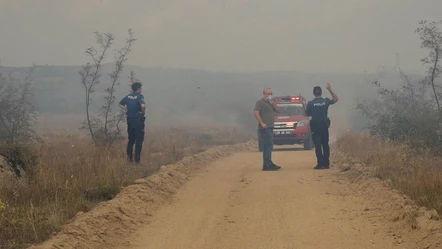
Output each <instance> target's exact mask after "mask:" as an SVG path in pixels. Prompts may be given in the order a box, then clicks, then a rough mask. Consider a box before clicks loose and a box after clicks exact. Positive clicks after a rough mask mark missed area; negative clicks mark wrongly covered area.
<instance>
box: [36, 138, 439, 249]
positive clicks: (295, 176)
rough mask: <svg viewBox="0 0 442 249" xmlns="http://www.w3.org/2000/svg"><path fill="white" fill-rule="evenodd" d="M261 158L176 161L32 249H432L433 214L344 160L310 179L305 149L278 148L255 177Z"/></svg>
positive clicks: (236, 155)
mask: <svg viewBox="0 0 442 249" xmlns="http://www.w3.org/2000/svg"><path fill="white" fill-rule="evenodd" d="M241 151H242V152H241ZM334 155H336V153H335V152H334ZM261 156H262V154H261V153H259V152H256V145H254V144H251V143H248V144H243V145H235V146H225V147H219V148H214V149H210V150H209V151H207V152H203V153H201V154H198V155H195V156H192V157H188V158H185V159H183V160H182V161H181V162H179V163H178V164H176V165H170V166H167V167H163V169H162V170H161V171H160V172H158V173H157V174H155V175H153V176H151V177H149V178H147V179H140V181H137V184H135V185H132V186H129V187H126V188H125V189H123V191H122V192H121V193H120V194H119V195H118V196H117V197H116V198H115V199H113V200H111V201H109V202H106V203H103V204H102V205H100V206H98V207H97V208H95V209H93V210H92V211H90V212H88V213H80V214H78V215H77V217H76V218H75V220H74V221H73V222H72V223H70V224H68V225H67V226H65V228H64V229H63V231H61V232H60V233H59V234H57V235H56V236H54V237H53V238H51V239H50V240H48V241H46V242H45V243H43V244H42V245H39V246H37V247H32V248H39V249H49V248H51V249H52V248H64V249H66V248H113V249H123V248H134V249H141V248H143V249H157V248H158V249H160V248H161V249H169V248H170V249H174V248H180V249H185V248H186V249H187V248H191V249H193V248H195V249H196V248H202V249H211V248H241V249H244V248H254V249H256V248H266V249H271V248H277V249H279V248H305V249H309V248H315V249H321V248H327V249H332V248H337V249H338V248H339V249H346V248H351V249H355V248H358V249H363V248H380V249H389V248H404V249H408V248H413V249H424V248H426V249H433V248H442V236H441V230H442V226H441V222H440V220H439V217H438V216H437V214H434V212H432V211H427V210H425V209H422V208H420V209H419V207H416V206H414V204H413V203H412V202H411V201H410V200H409V199H408V198H406V197H404V196H402V195H400V194H398V193H396V192H394V191H391V190H390V189H389V188H387V187H386V186H384V185H383V184H382V183H381V182H380V181H378V180H376V179H374V178H372V177H370V176H364V174H361V172H362V171H360V170H358V167H357V166H356V164H355V163H354V162H353V163H351V162H350V164H351V166H352V169H351V170H349V171H345V172H341V171H340V169H342V167H341V166H342V165H343V164H344V162H342V161H339V160H341V159H339V158H338V157H336V156H334V159H333V161H332V162H333V163H332V164H334V165H332V169H330V170H325V171H315V170H313V169H312V168H313V166H314V165H315V156H314V151H313V150H312V151H304V150H302V149H301V148H299V149H293V147H292V148H282V150H276V151H274V153H273V157H274V158H273V159H274V162H275V163H276V164H278V165H281V166H282V170H280V171H278V172H263V171H261V162H262V158H261ZM342 160H348V159H342ZM350 176H355V177H356V178H355V177H350Z"/></svg>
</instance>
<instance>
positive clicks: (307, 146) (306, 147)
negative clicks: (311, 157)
mask: <svg viewBox="0 0 442 249" xmlns="http://www.w3.org/2000/svg"><path fill="white" fill-rule="evenodd" d="M311 149H313V138H312V134H311V133H310V134H309V138H308V139H307V140H306V141H304V150H311Z"/></svg>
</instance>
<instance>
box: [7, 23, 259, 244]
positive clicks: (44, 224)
mask: <svg viewBox="0 0 442 249" xmlns="http://www.w3.org/2000/svg"><path fill="white" fill-rule="evenodd" d="M95 37H96V41H97V44H98V47H99V48H98V49H95V48H88V49H86V55H87V56H88V58H89V61H88V62H87V63H86V64H85V65H84V66H83V67H82V68H81V70H80V72H79V78H78V83H77V84H78V87H79V88H83V89H84V93H85V96H84V97H85V98H84V101H85V105H84V108H85V119H84V123H83V125H82V126H81V127H78V128H79V131H74V132H72V133H69V132H60V133H55V132H51V133H46V134H41V133H37V132H35V124H36V123H35V121H36V119H37V118H38V110H37V108H36V107H35V105H34V104H33V103H35V98H34V90H35V89H34V88H33V72H34V71H33V69H34V67H31V68H30V70H29V71H28V73H27V74H26V75H25V76H24V77H23V76H22V77H20V76H17V75H14V74H13V73H11V72H8V70H7V69H5V68H0V69H1V70H0V248H25V247H27V245H30V244H35V243H39V242H42V241H44V240H46V239H48V238H49V236H50V235H51V234H52V233H54V232H57V231H59V229H60V228H61V226H62V225H64V224H66V222H68V221H69V220H70V219H72V218H73V217H74V216H75V215H76V214H77V213H78V212H87V211H88V210H90V209H91V208H93V207H94V206H96V205H97V204H98V203H100V202H102V201H107V200H110V199H112V198H114V197H115V196H116V195H117V194H118V193H119V191H120V189H121V188H122V187H124V186H127V185H129V184H131V183H133V182H134V180H136V179H139V178H143V177H146V176H149V175H150V174H152V173H154V172H156V171H157V170H158V169H159V168H160V167H161V166H163V165H167V164H171V163H174V162H177V161H179V160H180V159H182V158H184V157H185V156H189V155H193V154H196V153H199V152H202V151H205V150H207V149H208V148H211V147H213V146H217V145H229V144H236V143H239V142H246V141H248V140H249V139H251V138H252V136H250V135H249V133H247V132H244V131H243V130H241V129H238V128H237V127H231V126H222V125H212V126H209V127H207V126H203V125H201V126H173V125H167V126H161V127H150V126H148V127H147V130H146V137H145V142H144V144H143V151H142V159H141V161H142V164H141V165H136V166H135V165H133V164H129V163H127V162H126V151H125V150H126V139H125V138H126V133H125V128H126V125H125V124H124V123H125V118H124V113H122V112H120V111H119V109H118V107H117V105H116V103H115V102H116V101H117V99H118V97H116V96H115V91H116V89H117V88H118V87H120V83H119V77H120V75H121V72H122V71H123V69H124V63H125V62H126V60H127V57H128V55H129V53H130V51H131V48H132V44H133V43H134V42H135V38H134V37H133V33H132V31H130V30H129V37H128V38H127V40H126V43H125V45H124V47H123V48H122V49H119V50H111V47H112V44H113V41H114V37H113V35H112V34H109V33H106V34H99V33H95ZM108 51H115V54H114V59H115V63H114V67H115V68H114V70H113V71H112V72H111V73H110V74H109V75H107V76H108V77H106V78H105V76H103V75H102V67H103V65H102V62H103V61H104V60H105V58H107V53H108ZM130 75H131V78H130V82H133V81H135V80H136V79H135V73H134V72H131V74H130ZM106 79H107V81H106ZM130 82H129V83H130ZM123 87H125V88H127V89H128V91H129V89H130V88H129V87H128V86H127V85H125V86H123ZM60 130H63V127H60Z"/></svg>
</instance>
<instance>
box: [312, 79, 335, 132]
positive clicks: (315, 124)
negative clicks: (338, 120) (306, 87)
mask: <svg viewBox="0 0 442 249" xmlns="http://www.w3.org/2000/svg"><path fill="white" fill-rule="evenodd" d="M313 93H314V95H315V98H314V99H312V100H310V101H309V102H308V104H307V110H306V112H307V115H309V116H311V117H312V118H311V120H310V124H311V125H312V128H313V129H314V128H319V129H320V128H324V127H328V122H329V119H328V107H329V106H330V105H332V104H334V103H335V101H334V100H333V99H329V98H323V97H322V89H321V88H320V87H315V88H314V89H313Z"/></svg>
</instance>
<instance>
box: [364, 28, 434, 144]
mask: <svg viewBox="0 0 442 249" xmlns="http://www.w3.org/2000/svg"><path fill="white" fill-rule="evenodd" d="M440 23H442V22H439V23H436V22H430V23H428V22H427V21H421V22H420V25H421V27H420V28H418V29H416V32H417V33H418V34H419V35H420V39H421V41H422V47H423V48H426V49H428V50H429V51H430V53H429V55H428V56H427V57H426V58H424V59H422V62H423V63H424V64H430V66H429V67H428V71H427V75H426V76H425V78H424V79H422V80H420V81H412V80H411V79H410V78H409V77H408V76H407V75H405V74H404V73H403V72H402V70H401V69H400V67H397V68H398V70H399V73H400V76H401V78H402V84H401V86H400V87H398V88H394V89H388V88H386V87H383V86H381V83H380V82H379V81H375V82H373V85H374V86H375V87H376V92H375V96H374V99H371V100H369V101H363V102H360V103H359V104H358V109H359V110H361V111H362V114H363V115H364V116H365V117H366V118H367V119H368V120H370V122H371V124H370V127H369V129H370V130H371V133H372V134H374V135H379V136H380V137H382V138H386V139H390V140H393V141H398V142H409V143H410V144H411V145H413V146H414V147H431V148H437V147H438V146H440V142H441V134H440V133H439V132H438V130H439V127H440V124H441V121H442V109H441V103H440V99H441V96H442V95H441V92H440V86H439V85H438V84H437V82H436V79H437V77H438V76H439V74H440V72H441V66H440V63H439V62H440V58H441V55H442V53H441V52H442V50H441V49H442V35H441V32H440V31H439V30H438V27H437V25H438V24H440ZM430 89H431V90H430Z"/></svg>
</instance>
